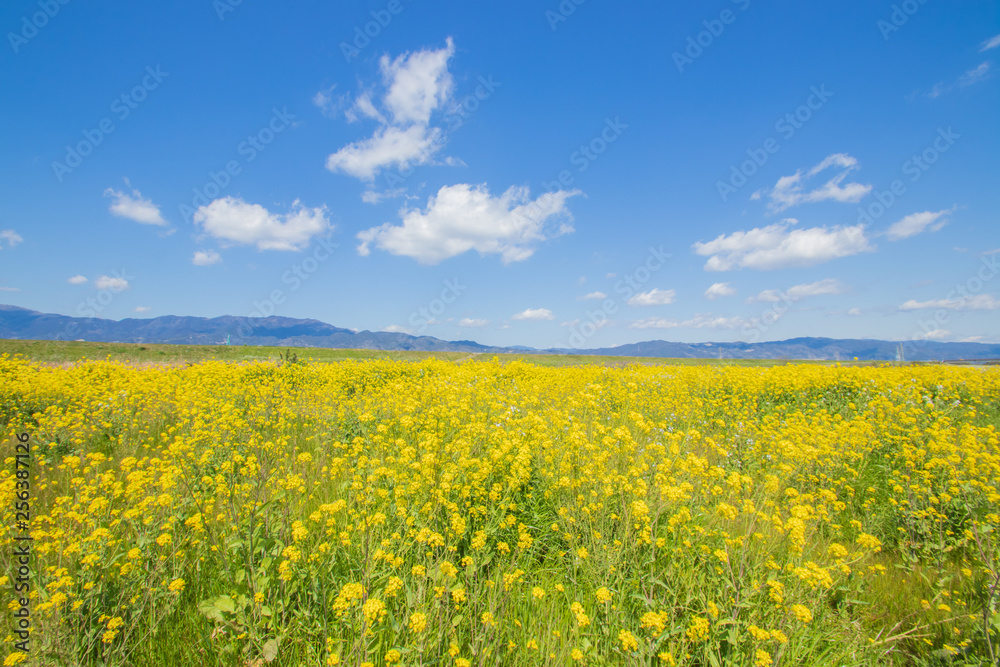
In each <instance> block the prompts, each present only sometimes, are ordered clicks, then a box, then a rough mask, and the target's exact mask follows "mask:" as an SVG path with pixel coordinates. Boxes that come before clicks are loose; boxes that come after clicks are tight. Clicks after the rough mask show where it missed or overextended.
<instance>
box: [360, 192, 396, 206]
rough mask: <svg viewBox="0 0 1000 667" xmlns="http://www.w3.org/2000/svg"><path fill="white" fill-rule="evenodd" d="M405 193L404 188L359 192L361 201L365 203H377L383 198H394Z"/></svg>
mask: <svg viewBox="0 0 1000 667" xmlns="http://www.w3.org/2000/svg"><path fill="white" fill-rule="evenodd" d="M405 194H406V188H395V189H393V190H385V191H383V192H376V191H375V190H365V191H364V192H362V193H361V201H363V202H364V203H366V204H378V203H379V202H381V201H383V200H385V199H395V198H397V197H402V196H403V195H405Z"/></svg>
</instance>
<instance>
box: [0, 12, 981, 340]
mask: <svg viewBox="0 0 1000 667" xmlns="http://www.w3.org/2000/svg"><path fill="white" fill-rule="evenodd" d="M0 27H2V30H3V33H4V35H5V37H4V44H3V46H2V48H0V88H2V90H3V91H4V95H3V97H2V99H0V122H2V127H3V128H4V131H3V132H2V133H0V182H2V183H3V193H4V196H3V199H2V204H0V290H2V291H0V302H3V303H9V304H13V305H18V306H23V307H28V308H32V309H35V310H40V311H44V312H56V313H63V314H67V315H94V316H100V317H107V318H112V319H121V318H125V317H154V316H158V315H198V316H209V317H211V316H217V315H223V314H233V315H243V316H246V315H260V314H265V315H266V314H275V315H282V316H287V317H301V318H315V319H319V320H322V321H325V322H329V323H331V324H334V325H337V326H341V327H347V328H353V329H359V330H360V329H369V330H398V331H407V332H410V333H415V334H417V333H419V334H426V335H432V336H437V337H439V338H444V339H449V340H455V339H472V340H476V341H479V342H482V343H486V344H497V345H529V346H535V347H553V346H574V347H602V346H611V345H618V344H622V343H628V342H635V341H641V340H649V339H666V340H678V341H686V342H704V341H713V340H720V341H721V340H725V341H730V340H746V341H756V340H781V339H786V338H792V337H796V336H831V337H858V338H865V337H872V338H886V339H895V340H909V339H913V338H915V337H917V338H919V337H929V338H932V339H935V340H982V341H991V342H995V341H998V340H1000V327H998V326H997V325H998V322H1000V317H998V315H1000V277H997V274H998V273H1000V269H998V268H997V266H996V260H997V254H996V253H997V251H998V250H1000V231H998V229H1000V226H998V224H997V223H998V222H1000V215H998V213H1000V188H998V182H997V180H998V179H997V176H998V162H997V156H998V149H1000V123H997V120H996V119H997V117H998V113H997V112H998V109H1000V105H998V84H997V82H998V81H1000V76H998V70H1000V5H998V4H997V3H995V2H985V1H983V2H974V1H963V2H942V1H940V0H938V1H934V0H927V1H926V2H923V3H921V2H919V1H918V0H910V2H904V3H893V2H871V1H870V0H868V1H865V2H861V1H859V0H856V1H849V2H843V1H841V2H833V1H824V2H810V3H801V2H771V3H764V2H758V1H756V0H736V1H732V0H717V1H715V2H702V3H608V2H600V1H599V0H587V1H585V2H580V3H579V4H576V2H574V0H564V1H563V2H561V3H560V2H557V1H555V0H552V1H549V2H514V3H464V4H463V3H458V4H456V3H447V4H445V3H441V2H432V1H430V0H426V1H423V2H414V1H413V0H391V1H390V0H386V1H379V2H365V3H327V2H299V3H291V4H287V3H286V4H280V3H273V2H261V1H251V0H245V1H243V2H237V1H236V0H216V1H215V2H212V1H210V0H199V1H198V2H190V1H185V2H177V3H166V4H162V3H161V4H159V5H156V4H154V5H148V4H145V3H142V4H137V3H126V2H105V3H100V4H99V5H95V4H93V3H83V2H80V1H79V0H77V1H75V2H74V1H71V0H66V1H65V4H63V3H61V2H59V0H40V1H39V0H35V1H34V2H21V1H14V2H7V3H4V5H3V8H2V9H0Z"/></svg>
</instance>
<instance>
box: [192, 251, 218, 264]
mask: <svg viewBox="0 0 1000 667" xmlns="http://www.w3.org/2000/svg"><path fill="white" fill-rule="evenodd" d="M221 261H222V255H220V254H219V253H217V252H215V251H214V250H196V251H195V253H194V257H192V258H191V263H192V264H194V265H195V266H211V265H212V264H218V263H219V262H221Z"/></svg>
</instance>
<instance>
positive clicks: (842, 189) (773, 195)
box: [754, 153, 872, 213]
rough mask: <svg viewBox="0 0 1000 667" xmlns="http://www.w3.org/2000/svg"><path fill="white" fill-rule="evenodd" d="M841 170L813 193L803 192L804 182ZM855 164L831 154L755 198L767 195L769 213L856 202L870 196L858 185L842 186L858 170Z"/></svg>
mask: <svg viewBox="0 0 1000 667" xmlns="http://www.w3.org/2000/svg"><path fill="white" fill-rule="evenodd" d="M837 168H839V169H840V172H839V173H837V174H836V175H835V176H833V177H832V178H830V180H828V181H827V182H826V183H824V184H823V185H820V186H819V187H817V188H813V189H812V190H807V189H806V182H807V181H809V180H810V179H812V178H813V177H814V176H816V175H818V174H820V173H822V172H824V171H826V170H827V169H837ZM858 168H859V167H858V161H857V159H856V158H853V157H851V156H850V155H848V154H846V153H834V154H833V155H828V156H827V157H826V158H824V159H823V161H822V162H820V163H819V164H817V165H816V166H814V167H812V168H811V169H809V170H808V171H805V172H803V171H802V170H801V169H800V170H798V171H796V172H795V173H794V174H792V175H791V176H782V177H781V178H779V179H778V182H777V183H776V184H775V186H774V187H773V188H771V189H770V190H764V191H759V192H756V193H754V198H755V199H759V198H760V196H761V194H766V195H767V196H768V197H769V198H770V200H771V201H770V202H769V203H768V209H769V210H770V211H771V212H772V213H777V212H779V211H783V210H785V209H786V208H790V207H792V206H797V205H799V204H809V203H815V202H820V201H825V200H832V201H837V202H842V203H847V202H857V201H860V200H861V198H862V197H864V196H865V195H867V194H868V193H869V192H871V189H872V186H871V185H862V184H861V183H844V184H843V185H842V183H843V181H844V179H845V178H847V176H848V174H850V173H851V172H852V171H854V170H855V169H858Z"/></svg>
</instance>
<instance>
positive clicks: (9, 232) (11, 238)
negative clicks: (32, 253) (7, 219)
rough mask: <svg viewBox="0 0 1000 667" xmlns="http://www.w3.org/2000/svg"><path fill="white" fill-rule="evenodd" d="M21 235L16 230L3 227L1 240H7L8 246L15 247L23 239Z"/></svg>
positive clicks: (0, 247)
mask: <svg viewBox="0 0 1000 667" xmlns="http://www.w3.org/2000/svg"><path fill="white" fill-rule="evenodd" d="M23 240H24V239H23V238H21V235H20V234H18V233H17V232H15V231H14V230H13V229H3V230H0V241H6V242H7V247H8V248H13V247H14V246H16V245H17V244H18V243H20V242H21V241H23ZM2 248H3V243H0V249H2Z"/></svg>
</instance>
